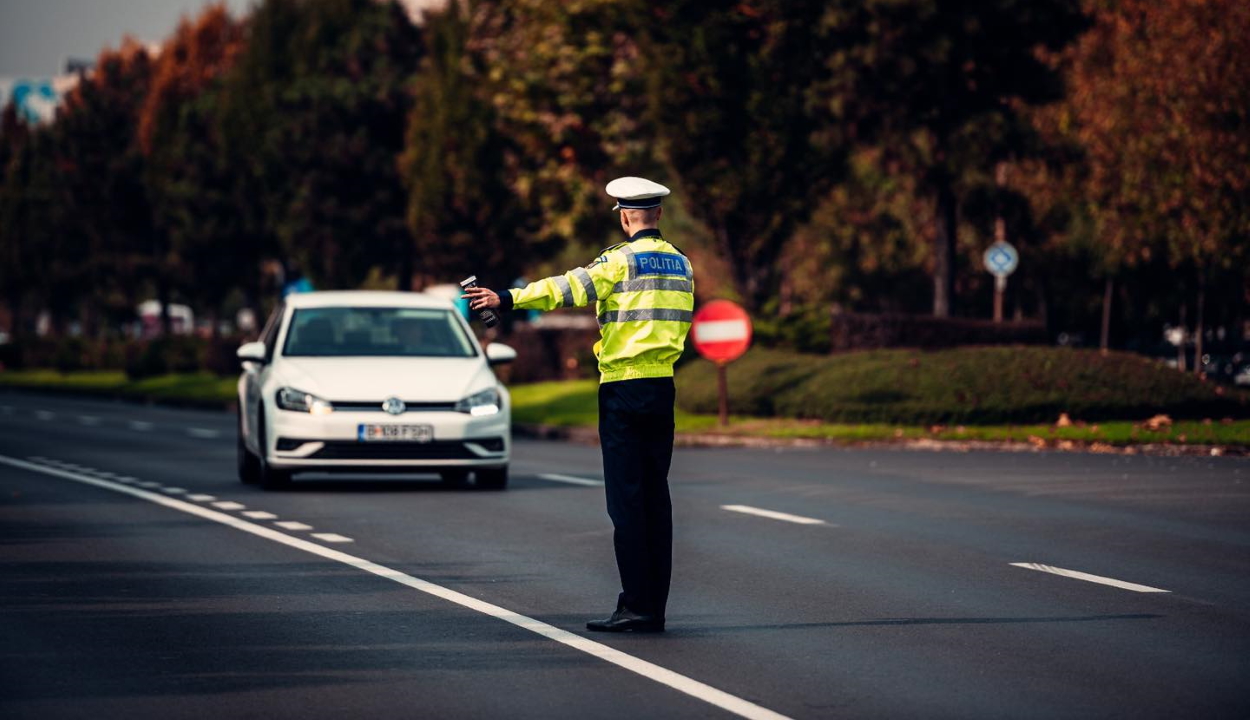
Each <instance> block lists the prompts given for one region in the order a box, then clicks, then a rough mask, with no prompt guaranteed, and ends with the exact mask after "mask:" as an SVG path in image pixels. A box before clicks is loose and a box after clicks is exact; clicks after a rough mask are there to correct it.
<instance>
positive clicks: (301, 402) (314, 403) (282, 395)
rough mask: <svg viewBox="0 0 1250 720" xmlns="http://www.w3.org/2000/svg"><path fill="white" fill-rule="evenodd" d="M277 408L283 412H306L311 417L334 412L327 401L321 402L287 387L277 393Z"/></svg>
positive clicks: (307, 394)
mask: <svg viewBox="0 0 1250 720" xmlns="http://www.w3.org/2000/svg"><path fill="white" fill-rule="evenodd" d="M278 407H280V408H282V409H283V410H291V411H293V412H306V413H312V414H313V415H329V414H330V413H332V412H334V406H333V405H331V404H330V401H329V400H322V399H321V398H319V397H317V396H316V395H313V394H312V393H306V392H304V391H303V390H296V389H295V388H287V387H284V388H282V389H281V390H279V391H278Z"/></svg>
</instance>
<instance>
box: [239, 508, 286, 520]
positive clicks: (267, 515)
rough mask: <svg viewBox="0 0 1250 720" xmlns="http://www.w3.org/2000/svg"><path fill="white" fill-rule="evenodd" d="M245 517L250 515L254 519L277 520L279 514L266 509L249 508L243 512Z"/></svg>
mask: <svg viewBox="0 0 1250 720" xmlns="http://www.w3.org/2000/svg"><path fill="white" fill-rule="evenodd" d="M243 517H250V518H251V519H253V520H277V519H278V516H277V515H274V514H273V513H271V512H265V511H264V510H248V511H247V512H245V513H243Z"/></svg>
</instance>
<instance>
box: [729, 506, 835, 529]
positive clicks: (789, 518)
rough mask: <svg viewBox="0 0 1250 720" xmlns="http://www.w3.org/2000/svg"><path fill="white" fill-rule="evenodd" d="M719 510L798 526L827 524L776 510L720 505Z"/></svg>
mask: <svg viewBox="0 0 1250 720" xmlns="http://www.w3.org/2000/svg"><path fill="white" fill-rule="evenodd" d="M720 509H721V510H728V511H729V512H736V513H745V514H747V515H758V516H759V517H766V518H770V519H772V520H784V521H785V522H792V523H798V524H799V525H825V524H827V523H825V521H824V520H817V519H816V518H809V517H803V516H802V515H791V514H790V513H783V512H777V511H776V510H764V509H763V508H757V507H751V506H750V505H721V506H720Z"/></svg>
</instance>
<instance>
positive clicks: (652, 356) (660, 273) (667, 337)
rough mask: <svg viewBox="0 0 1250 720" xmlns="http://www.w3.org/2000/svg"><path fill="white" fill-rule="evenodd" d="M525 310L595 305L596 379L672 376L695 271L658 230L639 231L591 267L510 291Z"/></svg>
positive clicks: (683, 337) (683, 339)
mask: <svg viewBox="0 0 1250 720" xmlns="http://www.w3.org/2000/svg"><path fill="white" fill-rule="evenodd" d="M509 292H510V293H511V294H512V305H513V307H515V308H520V309H526V308H530V309H537V310H554V309H556V308H562V307H584V306H586V305H588V304H590V303H591V302H594V303H595V313H596V314H597V315H598V317H599V333H600V336H601V337H600V340H599V342H597V343H595V357H596V358H598V360H599V381H600V382H605V383H607V382H615V381H617V380H634V379H637V378H655V377H671V376H672V374H673V363H675V362H677V358H678V357H679V356H680V355H681V351H682V348H683V347H685V344H686V334H687V333H688V332H690V318H691V315H692V314H693V312H694V271H693V269H692V268H691V266H690V261H689V260H688V259H687V258H686V256H685V255H683V254H682V253H681V251H680V250H678V249H677V248H675V247H673V246H672V245H670V244H669V243H667V242H665V241H664V238H662V237H660V233H659V232H658V231H654V230H642V231H640V232H638V233H635V234H634V236H633V238H632V239H631V240H630V241H629V242H628V243H624V244H621V245H617V246H614V247H611V248H608V249H607V250H605V251H604V253H603V254H602V255H600V256H599V258H598V259H597V260H595V261H594V262H593V263H591V264H590V265H587V266H586V267H584V268H575V269H573V270H571V271H569V272H567V273H564V274H563V275H556V276H554V277H549V278H544V279H542V280H538V281H536V282H532V283H530V284H529V285H526V286H525V287H523V288H520V289H514V290H510V291H509Z"/></svg>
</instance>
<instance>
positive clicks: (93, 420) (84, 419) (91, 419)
mask: <svg viewBox="0 0 1250 720" xmlns="http://www.w3.org/2000/svg"><path fill="white" fill-rule="evenodd" d="M78 422H80V423H82V424H83V425H88V426H95V425H99V424H100V418H98V417H96V416H95V415H79V416H78Z"/></svg>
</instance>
